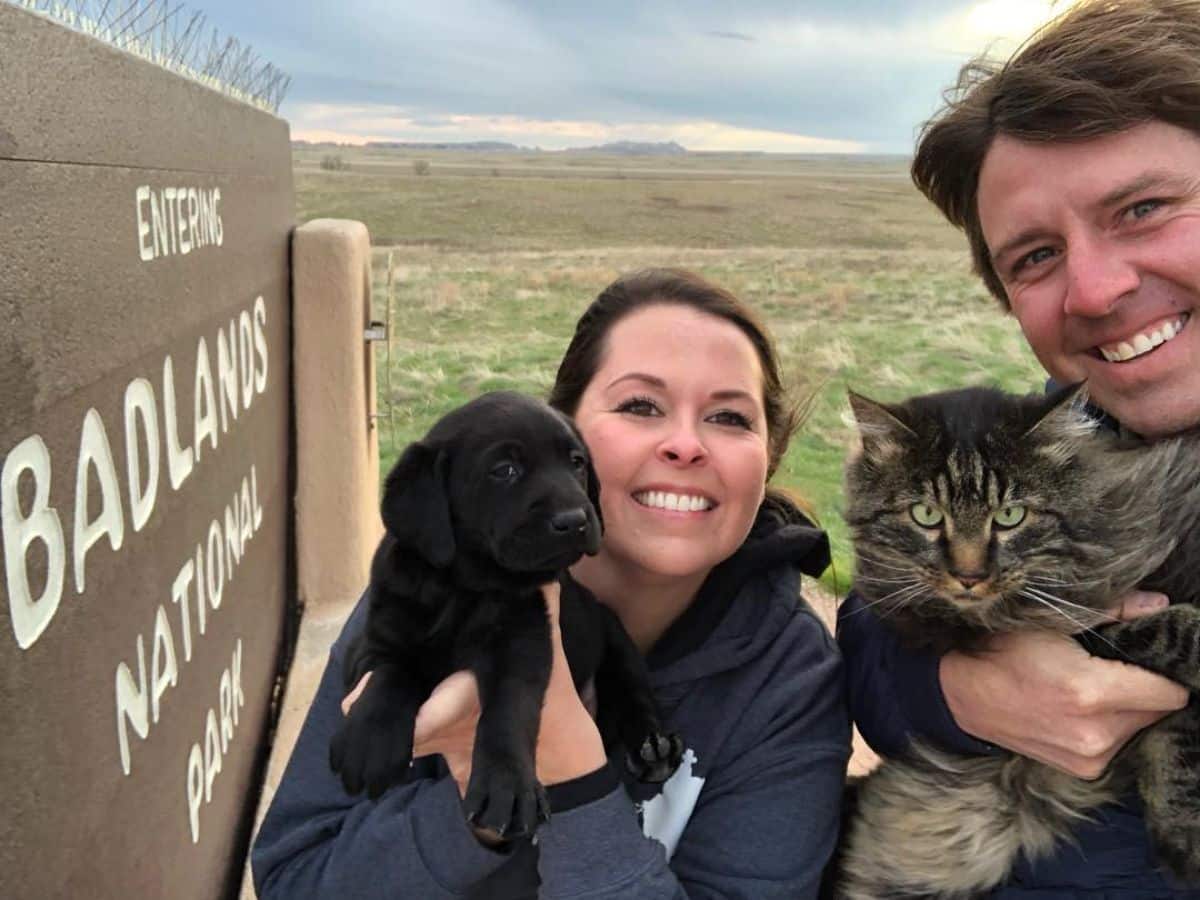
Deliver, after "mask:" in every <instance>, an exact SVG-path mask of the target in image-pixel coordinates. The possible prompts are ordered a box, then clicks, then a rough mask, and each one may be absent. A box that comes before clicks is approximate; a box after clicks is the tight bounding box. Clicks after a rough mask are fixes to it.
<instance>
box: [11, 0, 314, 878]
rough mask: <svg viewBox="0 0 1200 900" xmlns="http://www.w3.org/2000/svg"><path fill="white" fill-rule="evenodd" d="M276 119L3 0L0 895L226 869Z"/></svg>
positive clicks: (240, 748)
mask: <svg viewBox="0 0 1200 900" xmlns="http://www.w3.org/2000/svg"><path fill="white" fill-rule="evenodd" d="M292 215H293V197H292V180H291V160H290V151H289V142H288V132H287V125H286V123H284V122H283V121H281V120H279V119H277V118H274V117H273V116H271V115H269V114H266V113H263V112H261V111H259V110H256V109H254V108H252V107H249V106H247V105H245V104H242V103H239V102H236V101H234V100H231V99H229V98H227V97H225V96H223V95H222V94H219V93H217V92H215V91H213V90H210V89H209V88H206V87H202V86H200V85H198V84H195V83H192V82H190V81H186V80H184V79H181V78H179V77H177V76H175V75H172V74H169V73H167V72H165V71H163V70H161V69H159V68H157V67H155V66H153V65H151V64H149V63H147V62H144V61H142V60H139V59H136V58H134V57H132V56H129V55H128V54H125V53H123V52H120V51H118V50H114V49H113V48H111V47H108V46H107V45H104V44H101V43H99V42H97V41H94V40H92V39H90V38H87V37H84V36H82V35H80V34H77V33H74V32H71V31H67V30H65V29H63V28H62V27H60V26H58V25H56V24H53V23H51V22H49V21H46V20H44V19H41V18H39V17H37V16H35V15H33V14H31V13H28V12H26V11H24V10H19V9H16V8H14V7H11V6H7V5H4V4H0V532H2V535H3V541H2V544H3V552H2V555H0V723H3V729H4V734H3V739H2V740H0V796H3V798H4V799H3V804H4V815H3V817H2V819H0V896H4V897H29V898H42V897H89V898H91V897H97V898H106V897H113V898H117V897H119V898H157V897H169V898H173V900H174V898H180V900H187V898H208V897H218V896H225V895H227V894H228V893H229V892H230V891H231V890H232V886H233V885H235V884H236V883H237V879H238V876H239V875H240V863H241V858H240V856H239V853H240V851H241V850H242V849H243V843H244V841H245V838H246V829H247V828H248V826H249V821H248V816H249V815H250V814H252V812H253V805H254V801H255V798H256V793H257V784H256V779H257V778H258V777H259V774H260V773H259V771H258V770H259V768H260V764H261V761H262V745H263V741H264V737H265V727H266V722H267V716H268V713H269V709H270V704H271V693H272V689H273V683H274V676H275V673H276V668H277V662H278V654H279V647H280V641H281V635H282V633H283V627H284V617H285V610H286V607H287V602H288V597H287V585H288V578H289V575H288V563H287V557H288V552H287V544H288V526H287V523H288V521H289V515H290V512H289V474H288V473H289V456H288V453H289V450H288V444H289V402H290V401H289V383H290V366H289V357H288V348H289V337H290V322H289V305H288V297H289V282H288V240H289V231H290V229H291V225H292Z"/></svg>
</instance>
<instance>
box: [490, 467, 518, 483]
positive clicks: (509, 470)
mask: <svg viewBox="0 0 1200 900" xmlns="http://www.w3.org/2000/svg"><path fill="white" fill-rule="evenodd" d="M488 474H489V475H491V476H492V478H494V479H495V480H496V481H515V480H516V479H518V478H520V477H521V467H520V466H518V465H517V464H516V463H510V462H502V463H497V464H496V465H494V466H492V471H491V472H489V473H488Z"/></svg>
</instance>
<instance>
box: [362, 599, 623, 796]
mask: <svg viewBox="0 0 1200 900" xmlns="http://www.w3.org/2000/svg"><path fill="white" fill-rule="evenodd" d="M542 594H543V596H544V597H545V600H546V612H547V615H548V617H549V620H550V638H551V647H552V649H553V664H552V666H551V669H550V683H549V685H548V686H547V688H546V697H545V702H544V703H543V705H542V721H541V727H540V728H539V730H538V744H537V777H538V781H540V782H541V783H542V784H543V785H552V784H558V783H560V782H563V781H569V780H571V779H572V778H578V777H579V776H580V775H586V774H588V773H589V772H594V771H595V770H596V769H598V768H600V767H601V766H602V765H604V763H605V759H606V757H605V755H604V745H603V742H602V741H601V740H600V733H599V731H598V730H597V729H596V724H595V722H593V721H592V716H591V713H590V712H589V711H588V708H587V707H586V706H585V705H584V702H583V701H582V700H580V698H579V694H578V692H576V690H575V685H574V683H573V682H572V680H571V670H570V668H569V667H568V665H567V658H566V654H565V653H564V652H563V645H562V632H561V631H560V629H559V617H558V611H559V586H558V584H549V585H544V586H543V587H542ZM370 677H371V674H370V673H369V672H368V673H367V674H366V675H364V676H363V677H362V679H361V680H360V681H359V682H358V684H357V685H355V687H354V690H353V691H351V692H350V693H349V694H348V695H347V696H346V698H345V700H343V701H342V712H343V714H344V713H346V712H348V711H349V709H350V707H351V706H352V705H353V704H354V701H355V700H357V699H358V697H359V695H360V694H361V693H362V689H363V687H364V686H365V685H366V683H367V679H369V678H370ZM585 693H586V691H585ZM478 723H479V688H478V685H477V684H476V683H475V676H474V675H473V674H471V673H470V672H466V671H463V672H455V673H454V674H452V675H450V676H449V677H448V678H446V679H445V680H444V681H442V682H441V683H440V684H439V685H438V686H437V687H436V688H434V690H433V693H432V694H430V695H429V699H428V700H426V701H425V702H424V703H423V704H422V705H421V708H420V710H419V711H418V712H417V721H416V726H415V728H414V730H413V757H414V758H415V757H419V756H428V755H429V754H432V753H439V754H441V756H442V757H443V758H444V759H445V760H446V766H447V767H448V768H449V769H450V774H451V776H452V777H453V778H454V781H455V783H456V784H457V785H458V792H459V796H466V792H467V783H468V782H469V781H470V780H471V759H472V754H473V752H474V749H475V727H476V725H478Z"/></svg>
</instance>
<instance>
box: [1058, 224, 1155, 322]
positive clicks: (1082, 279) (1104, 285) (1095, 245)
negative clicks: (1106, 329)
mask: <svg viewBox="0 0 1200 900" xmlns="http://www.w3.org/2000/svg"><path fill="white" fill-rule="evenodd" d="M1123 250H1124V248H1122V247H1121V245H1120V244H1119V243H1118V242H1113V241H1104V240H1100V239H1097V238H1086V239H1084V238H1081V239H1077V240H1076V241H1074V242H1072V244H1071V246H1070V248H1069V249H1068V251H1067V296H1066V298H1065V300H1064V301H1063V311H1064V312H1065V313H1066V314H1067V315H1069V316H1083V317H1086V318H1101V317H1103V316H1106V315H1108V314H1109V313H1111V312H1112V311H1113V308H1114V307H1115V306H1116V305H1117V303H1118V301H1120V299H1121V298H1122V297H1124V296H1125V295H1126V294H1130V293H1132V292H1133V291H1135V290H1137V288H1138V285H1139V284H1141V275H1140V274H1139V273H1138V270H1137V267H1136V266H1134V265H1133V264H1132V263H1131V262H1130V261H1129V260H1128V259H1126V257H1125V256H1124V253H1123Z"/></svg>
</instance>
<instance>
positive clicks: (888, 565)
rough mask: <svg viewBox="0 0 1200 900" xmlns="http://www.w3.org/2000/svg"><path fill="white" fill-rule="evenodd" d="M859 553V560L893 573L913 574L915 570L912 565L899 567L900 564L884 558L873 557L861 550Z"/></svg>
mask: <svg viewBox="0 0 1200 900" xmlns="http://www.w3.org/2000/svg"><path fill="white" fill-rule="evenodd" d="M857 552H858V558H859V559H861V560H862V561H863V562H866V563H870V564H871V565H872V566H878V567H879V568H881V569H892V570H893V571H896V572H907V573H911V572H912V570H913V567H912V564H911V563H910V564H908V565H898V564H896V563H894V562H890V561H888V560H886V559H884V558H882V557H879V556H872V555H871V554H870V553H867V552H864V551H862V550H859V551H857Z"/></svg>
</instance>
